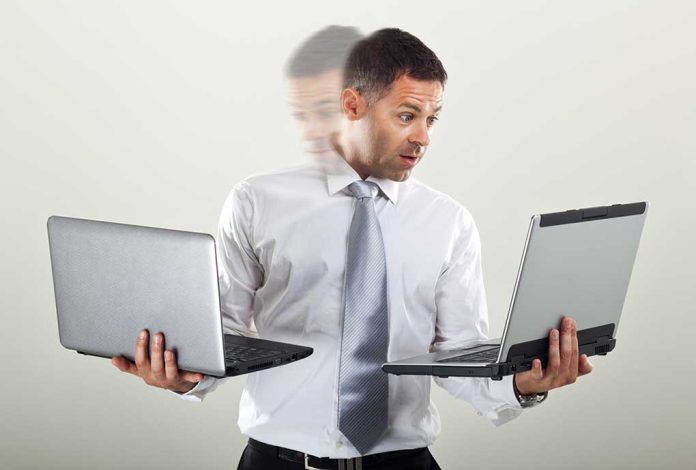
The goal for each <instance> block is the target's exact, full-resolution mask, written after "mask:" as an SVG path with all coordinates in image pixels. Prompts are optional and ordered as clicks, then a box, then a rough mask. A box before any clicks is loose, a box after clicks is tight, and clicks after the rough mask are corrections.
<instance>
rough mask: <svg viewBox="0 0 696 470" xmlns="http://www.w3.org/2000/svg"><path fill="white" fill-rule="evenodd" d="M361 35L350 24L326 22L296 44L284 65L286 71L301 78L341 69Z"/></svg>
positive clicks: (292, 76) (288, 74) (289, 75)
mask: <svg viewBox="0 0 696 470" xmlns="http://www.w3.org/2000/svg"><path fill="white" fill-rule="evenodd" d="M362 38H363V35H362V34H361V33H360V31H358V29H357V28H354V27H352V26H336V25H331V26H327V27H326V28H323V29H321V30H319V31H317V32H315V33H314V34H312V35H311V36H309V37H308V38H307V39H305V40H304V41H303V42H302V44H300V46H299V47H298V48H297V49H296V50H295V52H294V53H293V55H292V56H291V57H290V60H289V61H288V63H287V65H286V69H285V72H286V75H287V76H288V77H290V78H304V77H313V76H316V75H320V74H322V73H324V72H327V71H329V70H341V71H342V70H343V66H344V65H345V63H346V57H348V54H349V53H350V51H351V50H352V49H353V46H354V45H355V43H357V42H358V41H359V40H360V39H362Z"/></svg>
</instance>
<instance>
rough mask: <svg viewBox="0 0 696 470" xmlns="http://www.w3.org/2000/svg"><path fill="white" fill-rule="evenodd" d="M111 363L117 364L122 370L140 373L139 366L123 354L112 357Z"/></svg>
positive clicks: (135, 373) (134, 373)
mask: <svg viewBox="0 0 696 470" xmlns="http://www.w3.org/2000/svg"><path fill="white" fill-rule="evenodd" d="M111 363H112V364H113V365H115V366H116V367H117V368H118V370H120V371H121V372H127V373H129V374H133V375H138V368H137V367H136V366H135V364H133V363H132V362H131V361H129V360H128V359H126V358H125V357H123V356H115V357H112V358H111Z"/></svg>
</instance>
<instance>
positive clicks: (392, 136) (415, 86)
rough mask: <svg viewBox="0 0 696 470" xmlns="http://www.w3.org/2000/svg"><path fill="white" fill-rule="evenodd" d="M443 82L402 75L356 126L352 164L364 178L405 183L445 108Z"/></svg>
mask: <svg viewBox="0 0 696 470" xmlns="http://www.w3.org/2000/svg"><path fill="white" fill-rule="evenodd" d="M442 92H443V88H442V85H441V84H440V82H439V81H423V80H415V79H413V78H411V77H408V76H402V77H400V78H399V79H397V80H395V81H394V83H392V86H391V88H390V90H389V93H388V94H387V95H385V96H383V97H382V98H381V99H379V100H378V101H376V102H375V103H373V104H371V105H369V106H368V108H367V112H366V114H365V116H364V117H363V118H362V119H360V120H359V121H358V122H357V123H356V131H357V138H356V139H354V140H353V143H354V145H355V146H356V148H357V149H358V150H357V152H356V153H355V154H353V156H352V157H351V159H352V160H353V161H349V162H348V163H350V164H351V166H353V168H355V169H356V171H357V172H358V173H359V174H360V175H361V176H363V175H365V174H369V175H372V176H377V177H381V178H387V179H390V180H394V181H405V180H406V179H408V177H409V176H410V175H411V171H412V170H413V168H414V167H415V166H416V165H417V164H418V162H420V160H421V158H423V155H424V154H425V150H426V148H427V147H428V145H429V144H430V135H431V132H432V130H433V125H434V123H435V121H436V120H437V116H438V115H439V113H440V109H441V108H442Z"/></svg>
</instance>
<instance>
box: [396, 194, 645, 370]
mask: <svg viewBox="0 0 696 470" xmlns="http://www.w3.org/2000/svg"><path fill="white" fill-rule="evenodd" d="M648 205H649V204H648V203H647V202H637V203H632V204H616V205H613V206H608V207H592V208H588V209H577V210H569V211H565V212H557V213H552V214H542V215H535V216H533V217H532V220H531V223H530V225H529V231H528V232H527V241H526V243H525V248H524V254H523V255H522V262H521V263H520V268H519V271H518V274H517V280H516V282H515V287H514V290H513V294H512V300H511V302H510V308H509V310H508V316H507V320H506V322H505V329H504V330H503V336H502V338H497V339H493V340H489V341H486V342H482V343H477V344H468V345H466V346H465V347H461V348H458V349H454V350H448V351H438V352H434V353H430V354H424V355H422V356H417V357H412V358H407V359H403V360H399V361H394V362H389V363H386V364H383V365H382V370H384V371H385V372H389V373H392V374H397V375H400V374H409V375H435V376H440V377H449V376H468V377H491V378H493V379H501V378H502V377H503V376H505V375H510V374H514V373H516V372H521V371H525V370H529V369H530V368H531V364H532V360H533V359H534V358H539V359H540V360H541V361H542V365H543V366H546V361H547V359H548V346H549V344H548V332H549V331H550V330H551V328H557V327H558V326H559V324H560V321H561V318H562V317H563V316H570V317H572V318H573V319H575V320H576V322H577V325H578V346H579V349H580V354H587V355H588V356H593V355H595V354H602V355H605V354H607V353H609V352H610V351H612V350H613V349H614V346H615V345H616V331H617V328H618V326H619V318H620V317H621V311H622V309H623V304H624V300H625V298H626V292H627V290H628V284H629V280H630V278H631V271H632V270H633V264H634V261H635V258H636V252H637V251H638V244H639V241H640V236H641V233H642V231H643V224H644V222H645V217H646V215H647V209H648Z"/></svg>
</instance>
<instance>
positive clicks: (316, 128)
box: [302, 119, 326, 140]
mask: <svg viewBox="0 0 696 470" xmlns="http://www.w3.org/2000/svg"><path fill="white" fill-rule="evenodd" d="M325 127H326V125H325V122H324V121H321V120H319V119H309V120H307V121H306V122H304V123H303V125H302V138H303V139H304V140H316V139H320V138H322V137H324V134H325V133H326V130H325Z"/></svg>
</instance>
